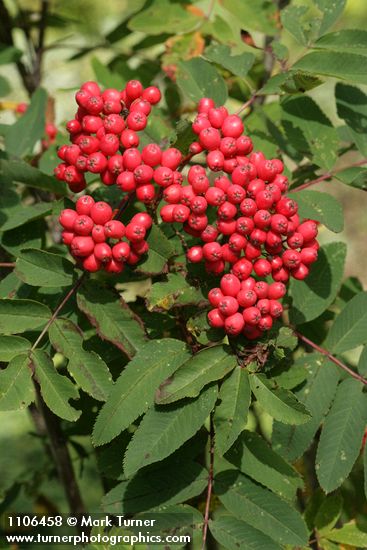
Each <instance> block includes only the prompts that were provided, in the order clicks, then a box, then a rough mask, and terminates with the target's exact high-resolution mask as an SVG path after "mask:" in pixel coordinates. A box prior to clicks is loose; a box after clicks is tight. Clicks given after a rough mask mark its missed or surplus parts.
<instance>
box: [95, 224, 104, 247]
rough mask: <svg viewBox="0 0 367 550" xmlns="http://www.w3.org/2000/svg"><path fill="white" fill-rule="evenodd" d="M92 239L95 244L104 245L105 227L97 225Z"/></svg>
mask: <svg viewBox="0 0 367 550" xmlns="http://www.w3.org/2000/svg"><path fill="white" fill-rule="evenodd" d="M92 239H93V240H94V242H95V243H103V242H105V240H106V235H105V232H104V226H103V225H95V226H94V227H93V229H92Z"/></svg>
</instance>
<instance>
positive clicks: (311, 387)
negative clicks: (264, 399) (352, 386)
mask: <svg viewBox="0 0 367 550" xmlns="http://www.w3.org/2000/svg"><path fill="white" fill-rule="evenodd" d="M301 363H303V364H304V366H305V367H306V368H307V370H308V380H307V383H306V384H305V385H304V386H302V388H301V389H299V390H296V391H295V395H296V397H297V398H298V399H299V401H301V403H303V404H304V405H305V406H306V407H307V409H308V410H309V411H310V413H311V419H310V420H309V421H308V422H307V423H306V424H302V425H301V426H286V425H285V424H282V423H280V422H275V423H274V426H273V437H272V445H273V449H274V450H275V451H276V452H279V454H281V455H282V456H283V457H284V458H286V459H287V460H290V461H291V462H294V461H295V460H297V459H298V458H299V457H300V456H302V454H303V453H304V452H305V451H306V450H307V449H308V447H309V446H310V444H311V442H312V439H313V437H314V436H315V434H316V432H317V430H318V428H319V426H320V424H321V422H322V421H323V419H324V416H325V414H326V413H327V412H328V410H329V407H330V404H331V402H332V400H333V399H334V396H335V392H336V388H337V385H338V381H339V371H338V368H337V367H336V366H335V365H334V363H332V362H331V361H329V360H328V359H325V357H323V356H321V355H320V354H318V353H312V354H311V353H310V354H307V355H305V356H304V357H300V358H299V359H298V360H297V364H301ZM292 368H293V366H292V367H291V369H292Z"/></svg>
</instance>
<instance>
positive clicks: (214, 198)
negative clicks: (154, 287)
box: [160, 98, 319, 338]
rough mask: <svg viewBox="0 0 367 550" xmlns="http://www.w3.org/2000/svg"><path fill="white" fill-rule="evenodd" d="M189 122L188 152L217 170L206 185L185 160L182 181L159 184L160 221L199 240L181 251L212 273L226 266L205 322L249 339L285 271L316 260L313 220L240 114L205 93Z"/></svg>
mask: <svg viewBox="0 0 367 550" xmlns="http://www.w3.org/2000/svg"><path fill="white" fill-rule="evenodd" d="M192 128H193V131H194V132H195V133H196V134H197V135H198V140H197V141H196V142H194V143H193V144H192V145H191V152H192V153H193V154H196V153H199V152H205V155H206V165H207V167H208V168H209V170H210V171H212V172H219V171H220V172H222V174H220V175H218V176H217V177H216V178H215V179H214V182H213V183H212V182H211V181H210V179H209V177H208V174H207V170H206V168H205V167H204V166H201V165H194V166H191V167H190V169H189V171H188V174H187V181H188V185H185V186H182V185H181V184H171V185H169V186H167V187H166V189H165V190H164V193H163V198H164V200H165V202H166V203H167V204H166V205H165V206H163V207H162V209H161V212H160V214H161V217H162V220H163V221H164V222H168V223H173V222H177V223H181V224H183V230H184V231H185V232H187V233H189V234H190V235H193V236H195V237H198V238H200V240H201V241H202V243H203V244H202V245H198V246H193V247H192V248H190V249H189V250H188V252H187V257H188V259H189V260H190V261H191V262H201V261H204V262H205V267H206V270H207V271H208V272H210V273H213V274H214V275H220V274H222V273H224V272H225V271H226V266H227V265H229V266H230V269H231V273H230V274H228V275H224V277H223V278H222V281H221V288H220V289H218V288H216V289H212V291H210V294H209V300H210V302H211V304H212V305H213V306H214V309H213V310H212V311H211V312H210V313H209V322H210V324H211V325H212V326H214V327H224V328H225V330H226V332H227V333H228V334H232V335H238V334H240V333H241V332H244V334H245V335H246V336H247V337H248V338H256V337H258V336H259V335H260V334H262V331H264V330H269V329H270V328H271V326H272V323H273V318H276V317H279V316H280V315H281V313H282V305H281V303H280V302H278V301H277V300H278V299H280V298H282V297H283V296H284V295H285V291H286V288H285V283H287V282H288V280H289V278H290V276H292V277H294V278H296V279H304V278H305V277H306V276H307V275H308V273H309V266H310V264H312V263H313V262H314V261H316V259H317V250H318V247H319V245H318V243H317V241H316V236H317V224H316V223H315V222H314V221H311V220H307V221H303V222H301V221H300V219H299V216H298V214H297V210H298V205H297V203H296V202H295V201H294V200H292V199H290V198H288V197H287V196H285V193H286V191H287V188H288V180H287V177H286V176H285V175H283V174H282V172H283V163H282V162H281V161H280V160H278V159H271V160H267V159H266V158H265V156H264V154H263V153H262V152H253V144H252V141H251V139H250V138H249V137H248V136H246V135H244V133H243V132H244V126H243V122H242V120H241V119H240V117H238V116H237V115H229V114H228V111H227V110H226V108H225V107H218V108H216V107H215V105H214V102H213V101H212V100H211V99H208V98H204V99H202V100H201V101H200V103H199V108H198V115H197V117H196V119H195V120H194V122H193V125H192ZM213 217H215V220H214V221H213V222H212V223H209V219H211V220H212V219H213ZM252 275H253V277H252ZM267 278H269V280H271V279H272V280H273V281H274V282H273V283H271V284H269V283H268V282H267V281H266V280H265V279H267ZM240 308H241V312H240V311H239V310H240Z"/></svg>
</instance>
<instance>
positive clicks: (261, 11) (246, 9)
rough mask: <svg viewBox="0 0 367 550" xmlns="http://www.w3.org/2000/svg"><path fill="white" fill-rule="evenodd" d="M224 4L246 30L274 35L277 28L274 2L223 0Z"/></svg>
mask: <svg viewBox="0 0 367 550" xmlns="http://www.w3.org/2000/svg"><path fill="white" fill-rule="evenodd" d="M221 4H222V6H223V7H224V8H225V9H226V10H227V11H228V12H229V13H230V14H231V15H233V17H234V21H236V23H237V24H238V25H240V27H241V28H243V29H245V30H254V31H260V32H262V33H264V34H268V35H274V34H276V32H277V28H276V8H275V5H274V4H273V3H272V2H264V1H263V0H252V1H251V2H243V1H242V0H221Z"/></svg>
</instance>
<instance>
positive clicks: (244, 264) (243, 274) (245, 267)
mask: <svg viewBox="0 0 367 550" xmlns="http://www.w3.org/2000/svg"><path fill="white" fill-rule="evenodd" d="M251 271H252V263H251V262H249V261H248V260H247V259H246V258H242V259H241V260H238V261H237V262H236V263H235V264H234V265H233V267H232V273H233V274H234V275H236V277H238V278H239V279H240V281H243V280H244V279H247V278H248V277H249V276H250V274H251Z"/></svg>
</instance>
